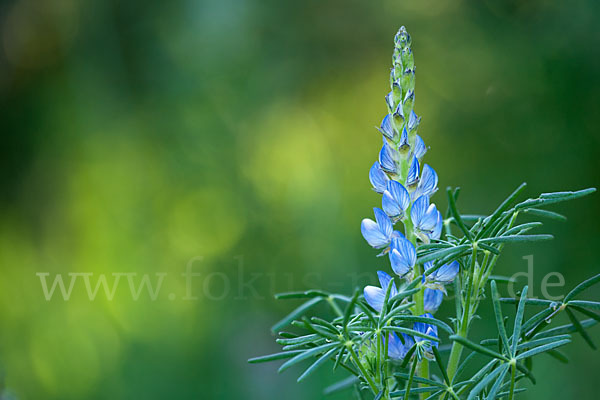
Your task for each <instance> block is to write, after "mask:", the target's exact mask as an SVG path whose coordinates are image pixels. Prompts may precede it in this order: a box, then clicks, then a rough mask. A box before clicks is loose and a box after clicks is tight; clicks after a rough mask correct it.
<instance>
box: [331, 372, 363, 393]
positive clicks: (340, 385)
mask: <svg viewBox="0 0 600 400" xmlns="http://www.w3.org/2000/svg"><path fill="white" fill-rule="evenodd" d="M356 382H358V378H357V377H356V376H349V377H348V378H346V379H342V380H341V381H339V382H336V383H334V384H332V385H329V386H327V387H326V388H325V389H324V390H323V394H324V395H330V394H333V393H337V392H341V391H342V390H344V389H348V388H350V387H352V385H354V384H355V383H356Z"/></svg>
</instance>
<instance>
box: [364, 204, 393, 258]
mask: <svg viewBox="0 0 600 400" xmlns="http://www.w3.org/2000/svg"><path fill="white" fill-rule="evenodd" d="M373 211H374V212H375V221H377V222H375V221H373V220H371V219H368V218H365V219H363V220H362V223H361V224H360V231H361V232H362V235H363V236H364V238H365V240H366V241H367V242H368V243H369V244H370V245H371V246H372V247H374V248H376V249H381V248H383V247H386V246H387V245H389V244H390V242H391V241H392V237H393V235H394V226H393V224H392V221H391V220H390V218H389V217H388V216H387V215H386V213H385V212H383V210H381V209H380V208H374V209H373Z"/></svg>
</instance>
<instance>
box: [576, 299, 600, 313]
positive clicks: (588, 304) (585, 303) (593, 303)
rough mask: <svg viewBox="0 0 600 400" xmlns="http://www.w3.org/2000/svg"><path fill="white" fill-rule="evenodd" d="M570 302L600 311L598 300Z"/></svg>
mask: <svg viewBox="0 0 600 400" xmlns="http://www.w3.org/2000/svg"><path fill="white" fill-rule="evenodd" d="M568 304H569V305H571V306H579V307H583V308H589V309H591V310H598V311H600V303H599V302H597V301H585V300H571V301H569V303H568Z"/></svg>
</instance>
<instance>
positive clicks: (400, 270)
mask: <svg viewBox="0 0 600 400" xmlns="http://www.w3.org/2000/svg"><path fill="white" fill-rule="evenodd" d="M389 257H390V263H391V264H392V269H393V270H394V272H395V273H396V274H397V275H398V276H400V277H404V276H406V275H407V274H409V273H410V272H411V271H412V270H413V268H414V266H415V263H416V262H417V251H416V250H415V246H414V245H413V244H412V243H411V242H410V241H409V240H408V239H406V238H405V237H397V238H394V239H393V240H392V245H391V246H390V253H389Z"/></svg>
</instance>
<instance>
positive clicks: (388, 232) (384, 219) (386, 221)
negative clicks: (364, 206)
mask: <svg viewBox="0 0 600 400" xmlns="http://www.w3.org/2000/svg"><path fill="white" fill-rule="evenodd" d="M373 212H374V213H375V220H376V221H377V225H379V230H380V231H381V232H382V233H383V234H384V235H385V236H386V238H388V243H389V242H390V240H391V239H392V233H393V232H394V224H392V221H391V220H390V218H389V217H388V216H387V214H386V213H385V212H383V210H382V209H381V208H374V209H373Z"/></svg>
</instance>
